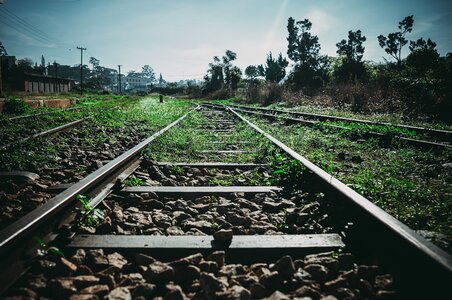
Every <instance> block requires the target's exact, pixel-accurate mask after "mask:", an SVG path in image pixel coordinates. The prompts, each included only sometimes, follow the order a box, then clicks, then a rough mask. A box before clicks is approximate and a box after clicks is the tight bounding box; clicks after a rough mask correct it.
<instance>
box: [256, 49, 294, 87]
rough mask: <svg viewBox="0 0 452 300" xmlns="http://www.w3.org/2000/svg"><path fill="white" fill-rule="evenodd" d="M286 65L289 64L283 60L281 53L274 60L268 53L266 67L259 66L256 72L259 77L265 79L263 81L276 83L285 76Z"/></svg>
mask: <svg viewBox="0 0 452 300" xmlns="http://www.w3.org/2000/svg"><path fill="white" fill-rule="evenodd" d="M288 65H289V62H288V61H287V60H286V59H285V58H283V56H282V54H281V53H279V56H278V58H277V59H274V58H273V56H272V53H271V52H270V53H269V54H268V56H267V62H266V65H265V66H263V65H259V66H258V70H259V73H260V75H261V76H264V77H265V80H267V81H271V82H276V83H278V82H280V81H281V80H282V79H283V78H284V77H285V76H286V67H287V66H288Z"/></svg>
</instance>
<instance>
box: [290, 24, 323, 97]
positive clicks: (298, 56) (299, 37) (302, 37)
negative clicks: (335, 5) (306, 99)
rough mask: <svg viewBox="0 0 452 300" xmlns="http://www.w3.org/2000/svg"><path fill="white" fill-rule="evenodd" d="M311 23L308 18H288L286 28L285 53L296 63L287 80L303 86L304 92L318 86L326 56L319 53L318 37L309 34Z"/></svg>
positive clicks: (308, 91) (297, 86) (320, 81)
mask: <svg viewBox="0 0 452 300" xmlns="http://www.w3.org/2000/svg"><path fill="white" fill-rule="evenodd" d="M311 28H312V23H311V21H309V20H308V19H304V20H303V21H297V22H295V20H294V19H293V18H289V20H288V24H287V30H288V32H289V35H288V37H287V41H288V48H287V55H288V56H289V58H290V59H291V60H292V61H294V62H295V63H296V64H295V66H294V68H293V70H292V72H291V74H290V77H289V82H291V83H292V86H293V87H295V88H304V92H306V93H310V91H311V90H313V89H315V88H317V87H320V86H321V85H322V84H323V83H322V82H323V80H322V79H321V76H322V74H323V73H324V72H323V66H324V65H325V64H324V62H325V61H326V57H324V56H322V55H320V44H319V38H318V37H317V36H316V35H313V34H311Z"/></svg>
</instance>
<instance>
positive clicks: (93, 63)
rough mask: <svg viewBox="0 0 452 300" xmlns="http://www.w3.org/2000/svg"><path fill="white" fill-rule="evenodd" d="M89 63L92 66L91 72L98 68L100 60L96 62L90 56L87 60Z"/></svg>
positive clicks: (95, 59)
mask: <svg viewBox="0 0 452 300" xmlns="http://www.w3.org/2000/svg"><path fill="white" fill-rule="evenodd" d="M89 63H90V64H92V65H93V71H94V70H95V69H96V67H98V66H99V64H100V60H98V59H97V58H95V57H92V56H91V57H90V58H89Z"/></svg>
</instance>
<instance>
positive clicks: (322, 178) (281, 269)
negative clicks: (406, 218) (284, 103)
mask: <svg viewBox="0 0 452 300" xmlns="http://www.w3.org/2000/svg"><path fill="white" fill-rule="evenodd" d="M164 139H167V143H159V141H161V140H164ZM184 145H185V146H184ZM148 146H150V147H148ZM175 157H177V158H178V159H177V160H175V159H174V158H175ZM156 159H158V160H159V161H156ZM302 165H304V167H303V166H302ZM294 171H295V172H294ZM300 171H301V173H300ZM77 199H79V200H81V201H82V202H83V206H81V205H80V201H78V200H77ZM76 207H78V209H77V210H75V208H76ZM231 235H232V240H231ZM212 236H214V237H212ZM33 237H39V239H40V240H42V242H41V243H40V245H36V243H35V242H34V240H33ZM49 242H53V243H52V244H51V245H52V246H54V247H57V248H52V247H50V248H49V247H47V246H45V245H44V243H45V244H48V243H49ZM37 247H40V248H41V253H43V254H44V257H42V258H37V259H32V260H30V255H31V254H33V253H34V251H35V250H36V248H37ZM55 249H58V252H59V251H61V252H63V253H64V254H65V258H63V257H61V256H60V255H59V254H56V253H55V252H56V251H55ZM319 253H320V254H319ZM0 257H1V261H0V264H1V265H0V268H1V270H2V271H1V280H2V281H1V282H2V283H5V284H4V285H3V287H2V291H3V292H4V295H9V296H11V297H14V296H30V297H31V298H33V296H35V297H37V296H43V297H46V298H55V299H64V298H71V299H88V298H87V297H91V298H90V299H96V298H102V297H104V296H107V297H110V298H111V299H113V298H115V297H116V298H115V299H118V297H119V298H121V297H122V299H130V298H131V297H132V296H133V297H134V298H137V297H145V298H146V297H147V298H149V297H156V296H160V297H166V298H167V299H183V298H184V297H188V298H194V299H212V298H218V299H249V298H264V297H271V299H288V298H294V297H310V298H311V299H321V298H322V297H327V296H331V297H335V298H337V299H414V298H420V297H428V298H435V297H438V296H439V295H445V293H450V286H449V285H448V283H450V282H451V278H452V275H451V274H452V260H451V257H450V256H449V255H448V254H447V253H445V252H444V251H442V250H441V249H439V248H438V247H436V246H435V245H433V244H431V243H430V242H428V241H426V240H425V239H423V238H422V237H420V236H419V235H417V234H416V233H415V232H414V231H412V230H411V229H409V228H408V227H407V226H405V225H404V224H402V223H400V222H399V221H397V220H396V219H395V218H393V217H392V216H390V215H389V214H387V213H386V212H384V211H383V210H381V209H379V208H378V207H376V206H375V205H373V204H372V203H371V202H369V201H368V200H367V199H365V198H364V197H362V196H361V195H359V194H358V193H356V192H354V191H353V190H352V189H350V188H349V187H347V186H346V185H344V184H343V183H341V182H340V181H339V180H337V179H336V178H334V177H332V176H331V175H330V174H328V173H327V172H325V171H323V170H322V169H320V168H319V167H317V166H315V165H314V164H312V163H311V162H309V161H308V160H306V159H305V158H304V157H302V156H301V155H299V154H298V153H296V152H295V151H293V150H292V149H290V148H289V147H287V146H286V145H284V144H283V143H281V142H280V141H278V140H277V139H275V138H274V137H272V136H270V135H269V134H267V133H265V132H263V131H262V130H261V129H260V128H258V127H257V126H256V125H254V124H252V123H251V122H250V121H248V120H247V119H246V118H245V117H243V116H242V115H240V114H239V113H238V112H237V111H234V110H233V109H231V108H227V109H224V108H222V109H218V108H212V107H198V108H196V109H195V110H193V111H191V112H190V113H188V114H187V115H184V116H183V117H181V118H179V119H178V120H176V121H175V122H173V123H171V124H169V125H168V126H167V127H165V128H164V129H162V130H160V131H159V132H157V133H155V134H154V135H153V136H151V137H149V138H148V139H146V140H144V141H143V142H141V143H140V144H138V145H137V146H135V147H134V148H132V149H130V150H128V151H127V152H125V153H124V154H122V155H121V156H119V157H117V158H115V159H113V160H112V161H110V162H108V163H107V164H106V165H104V166H102V167H101V168H99V169H98V170H96V171H95V172H93V173H92V174H90V175H88V176H87V177H85V178H83V179H82V180H80V181H79V182H77V183H75V184H73V185H72V186H70V187H66V189H65V190H64V191H62V192H61V193H59V194H58V195H56V196H55V197H54V198H52V199H50V200H49V201H48V202H47V203H45V204H44V205H42V206H40V207H38V208H37V209H35V210H33V211H31V212H30V213H28V214H27V215H25V216H24V217H23V218H21V219H19V220H17V221H16V222H15V223H13V224H11V225H10V226H8V227H7V228H5V229H4V230H2V231H1V232H0ZM23 272H25V273H26V274H25V275H23V276H22V277H21V279H20V280H19V281H17V282H16V283H14V282H15V280H16V279H17V278H19V277H20V275H22V273H23ZM419 273H422V274H419ZM11 284H15V285H14V286H13V287H12V288H10V289H9V290H8V291H6V289H7V287H9V286H10V285H11ZM331 297H330V298H326V299H334V298H331Z"/></svg>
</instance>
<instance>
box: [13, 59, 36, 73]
mask: <svg viewBox="0 0 452 300" xmlns="http://www.w3.org/2000/svg"><path fill="white" fill-rule="evenodd" d="M16 66H17V69H18V70H20V71H23V72H27V73H30V72H31V71H32V70H33V60H31V58H27V57H26V58H24V59H19V60H18V61H17V63H16Z"/></svg>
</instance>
